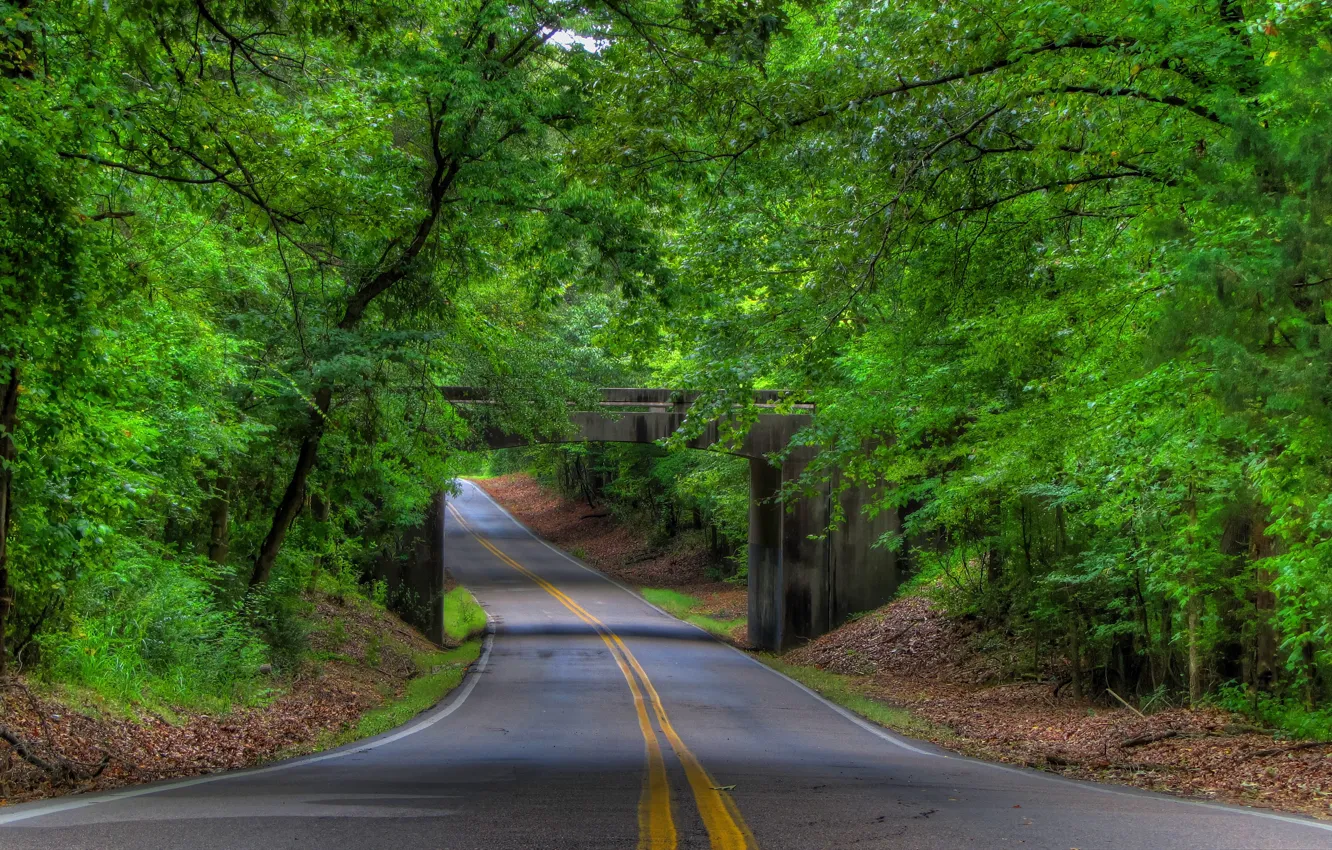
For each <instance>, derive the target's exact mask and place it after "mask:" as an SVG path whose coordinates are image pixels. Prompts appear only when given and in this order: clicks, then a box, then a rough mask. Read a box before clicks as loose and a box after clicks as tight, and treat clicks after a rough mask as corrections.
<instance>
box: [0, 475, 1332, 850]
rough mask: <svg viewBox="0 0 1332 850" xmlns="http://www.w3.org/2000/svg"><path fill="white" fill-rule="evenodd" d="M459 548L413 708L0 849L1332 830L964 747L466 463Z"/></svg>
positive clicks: (1177, 842) (1140, 839) (18, 832)
mask: <svg viewBox="0 0 1332 850" xmlns="http://www.w3.org/2000/svg"><path fill="white" fill-rule="evenodd" d="M447 526H448V529H447V535H448V548H449V568H450V570H451V572H452V573H453V575H454V576H455V577H456V578H458V579H459V580H460V581H461V582H463V583H464V584H466V585H467V586H468V587H469V588H470V589H471V590H472V591H473V593H475V595H476V596H477V598H478V599H479V600H480V601H481V603H482V604H483V605H484V606H485V607H486V609H487V612H488V614H489V616H490V618H491V623H492V628H493V630H494V634H493V636H488V637H487V639H486V647H485V649H484V650H483V654H482V657H481V659H480V660H479V661H478V663H477V664H476V665H475V667H474V669H473V671H472V672H471V673H470V674H469V676H468V678H467V680H466V681H465V683H464V685H463V687H462V688H460V689H459V690H458V691H457V692H455V694H454V695H453V696H452V697H451V699H450V700H449V701H448V702H447V703H446V704H444V705H443V706H441V707H439V708H437V709H435V710H433V711H432V712H430V713H428V714H426V715H424V716H422V717H421V718H418V719H417V720H416V721H414V722H413V723H410V724H408V725H407V726H405V727H403V728H402V729H400V730H398V731H395V732H392V733H389V734H387V735H384V736H381V737H379V738H376V739H372V740H370V741H364V742H360V743H357V744H353V745H350V746H348V747H345V748H343V749H340V750H336V751H333V752H330V753H325V754H322V755H319V756H313V757H309V758H304V759H296V760H293V761H289V762H283V763H281V764H277V765H273V766H271V767H266V768H261V769H257V770H249V771H237V772H234V773H227V774H216V775H210V776H204V777H199V778H196V779H190V780H185V781H181V782H168V783H159V784H156V785H150V786H144V787H140V788H134V789H128V790H122V791H117V792H109V793H105V794H92V795H86V796H78V797H73V798H67V799H63V800H56V801H51V802H46V803H34V804H27V805H23V806H14V807H12V808H9V809H5V810H0V848H15V850H18V848H52V849H54V848H61V850H66V848H67V849H68V850H82V849H83V848H87V849H88V850H92V848H96V850H115V848H134V850H147V849H148V848H172V850H175V848H200V850H208V848H228V850H230V848H264V850H270V848H288V847H291V848H304V847H312V848H326V847H339V848H347V850H352V848H385V850H414V848H430V850H440V849H441V848H447V850H454V848H458V850H464V849H465V848H466V849H468V850H470V848H476V850H481V848H485V850H492V848H634V847H637V848H643V850H669V849H670V848H716V850H739V849H740V848H759V847H761V848H764V850H813V849H814V848H836V849H838V850H840V848H857V850H858V848H883V850H888V848H892V850H903V848H906V849H907V850H916V848H920V850H931V849H932V848H940V850H942V848H948V850H956V848H959V847H985V848H991V847H994V848H1001V847H1002V848H1006V847H1013V848H1018V847H1021V848H1051V849H1052V850H1069V848H1078V850H1090V848H1115V850H1138V849H1139V848H1140V850H1160V849H1161V848H1195V850H1217V848H1283V850H1284V848H1332V827H1330V826H1329V825H1328V824H1325V823H1322V822H1318V821H1313V820H1306V819H1303V818H1297V817H1288V816H1283V815H1277V814H1273V813H1269V812H1261V811H1254V810H1248V809H1242V808H1233V807H1227V806H1219V805H1213V804H1206V803H1195V802H1190V801H1185V800H1179V799H1175V798H1171V797H1166V796H1162V795H1156V794H1150V793H1146V792H1139V791H1135V790H1132V789H1123V788H1118V787H1114V786H1104V785H1097V784H1093V783H1082V782H1073V781H1068V780H1064V779H1062V778H1059V777H1054V776H1050V775H1047V774H1042V773H1039V772H1036V771H1028V770H1021V769H1016V768H1009V767H1004V766H1000V765H992V764H986V763H982V762H977V761H973V760H970V759H965V758H958V757H956V756H953V755H951V754H949V753H946V752H944V751H942V750H938V749H936V748H934V747H932V746H931V745H929V744H924V743H917V742H910V741H907V740H903V739H901V738H899V737H898V736H896V735H893V734H892V733H889V732H887V731H885V730H882V729H880V728H878V727H876V726H873V725H871V724H869V723H867V722H865V721H863V720H861V719H859V718H856V717H854V716H852V715H850V714H848V713H847V712H845V711H843V710H841V709H839V708H837V707H835V706H832V705H831V704H829V703H827V702H826V701H824V700H823V699H822V698H820V697H818V696H816V695H814V694H813V693H811V692H810V691H808V690H806V689H805V688H803V687H802V686H800V685H798V684H796V683H795V682H792V681H791V680H789V679H787V678H785V677H783V676H781V675H780V674H777V673H775V672H774V671H772V670H770V669H769V668H767V667H765V666H763V665H762V664H760V663H759V662H757V661H756V660H754V659H752V658H750V657H748V656H746V655H744V654H743V653H741V652H739V651H737V650H734V649H733V648H731V647H729V646H726V645H724V644H720V643H718V642H716V641H715V640H713V639H712V638H711V637H710V636H708V635H707V634H706V633H704V632H702V631H701V630H699V629H696V628H695V627H693V626H691V625H689V624H686V623H682V622H680V621H679V620H676V619H674V618H672V617H670V616H669V615H667V614H665V613H664V612H661V611H659V610H657V609H656V608H654V607H652V606H650V605H648V604H647V603H646V602H645V601H644V600H643V599H642V598H640V597H638V596H637V595H636V594H634V593H632V592H630V591H628V590H627V589H626V588H623V587H621V586H619V585H617V584H616V583H614V582H612V581H611V580H609V579H607V578H605V577H604V576H602V575H600V574H598V573H596V572H595V571H593V570H591V569H590V568H588V567H586V566H585V565H583V564H581V563H580V562H578V561H576V560H575V559H573V558H571V557H569V556H568V555H566V554H564V553H562V552H560V551H559V550H557V549H555V548H554V547H551V546H550V545H549V544H547V543H545V542H544V541H542V540H540V539H539V538H537V537H535V536H534V535H532V534H531V533H530V532H529V531H527V530H526V529H525V528H524V527H523V526H521V525H520V524H519V523H517V522H516V521H515V520H513V519H512V518H511V517H510V516H509V515H508V514H507V513H505V512H504V511H503V510H502V509H501V508H500V507H499V506H498V505H496V504H495V503H494V502H493V501H491V500H490V499H489V497H488V496H486V495H485V494H484V493H483V492H482V491H481V490H479V489H478V488H476V487H475V486H474V485H472V484H470V483H464V484H463V490H462V493H461V495H460V496H459V498H457V499H455V500H454V501H453V502H452V503H451V512H450V518H449V519H448V521H447Z"/></svg>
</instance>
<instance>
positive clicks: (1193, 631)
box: [1188, 594, 1202, 708]
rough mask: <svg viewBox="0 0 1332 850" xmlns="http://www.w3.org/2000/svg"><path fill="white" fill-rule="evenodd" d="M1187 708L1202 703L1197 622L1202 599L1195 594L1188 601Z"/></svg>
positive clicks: (1200, 651) (1200, 657)
mask: <svg viewBox="0 0 1332 850" xmlns="http://www.w3.org/2000/svg"><path fill="white" fill-rule="evenodd" d="M1188 612H1189V706H1190V707H1191V708H1192V707H1197V705H1198V703H1199V702H1201V701H1202V648H1201V647H1200V646H1199V645H1198V641H1199V640H1200V636H1199V634H1198V629H1199V620H1200V619H1201V616H1202V597H1200V596H1198V595H1197V594H1195V595H1194V596H1193V597H1192V598H1191V599H1189V605H1188Z"/></svg>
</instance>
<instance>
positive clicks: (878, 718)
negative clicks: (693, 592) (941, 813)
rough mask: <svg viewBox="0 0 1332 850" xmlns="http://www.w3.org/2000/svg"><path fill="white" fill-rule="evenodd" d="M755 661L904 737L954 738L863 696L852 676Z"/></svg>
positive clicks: (771, 659) (771, 658)
mask: <svg viewBox="0 0 1332 850" xmlns="http://www.w3.org/2000/svg"><path fill="white" fill-rule="evenodd" d="M754 657H756V658H757V659H758V660H760V661H762V662H763V663H764V664H767V665H768V666H769V667H771V668H773V669H774V670H776V671H778V672H779V673H784V674H786V675H787V676H790V677H791V678H792V679H795V680H796V681H797V682H799V683H800V684H802V685H804V686H805V687H807V688H809V689H810V690H812V691H814V692H816V693H818V694H821V695H822V696H823V697H825V698H826V699H829V700H831V701H832V702H835V703H837V704H838V705H840V706H842V707H843V708H847V709H850V710H851V711H854V712H855V713H856V714H859V715H860V716H861V717H864V718H865V719H866V720H869V721H872V722H874V723H877V724H879V725H880V726H886V727H888V728H889V729H893V730H895V731H898V732H901V733H903V734H905V735H913V736H915V737H917V738H928V739H930V740H934V741H948V740H950V739H952V738H954V737H956V736H955V735H954V734H953V733H952V732H951V731H950V730H948V729H946V728H944V727H942V726H939V725H937V724H934V723H931V722H929V721H928V720H925V719H923V718H920V717H917V716H916V715H914V714H912V713H911V712H910V711H907V710H906V709H905V708H898V707H897V706H894V705H888V704H887V703H884V702H880V701H879V700H876V699H874V698H872V697H869V696H866V695H865V694H864V693H863V692H862V690H861V687H860V684H859V682H858V680H857V679H856V677H854V676H844V675H842V674H840V673H829V672H828V671H827V670H820V669H819V668H817V667H809V666H806V665H804V664H789V663H787V662H785V661H783V660H781V659H780V658H778V657H777V656H775V655H771V654H769V653H766V652H760V653H754Z"/></svg>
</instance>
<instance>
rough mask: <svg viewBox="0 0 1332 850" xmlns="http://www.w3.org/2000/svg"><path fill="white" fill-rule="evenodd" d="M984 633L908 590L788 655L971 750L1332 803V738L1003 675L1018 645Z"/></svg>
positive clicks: (1130, 778)
mask: <svg viewBox="0 0 1332 850" xmlns="http://www.w3.org/2000/svg"><path fill="white" fill-rule="evenodd" d="M985 637H986V636H985V635H984V634H983V633H981V632H979V631H978V629H977V628H976V626H975V625H974V624H971V623H968V622H965V621H961V620H958V619H955V618H951V617H949V616H948V615H947V614H945V613H944V612H943V611H940V610H939V609H937V608H936V607H935V606H934V605H933V604H932V603H931V602H930V601H929V600H927V599H922V598H919V597H909V598H906V599H901V600H898V601H895V602H892V603H890V604H888V605H886V606H884V607H882V608H880V609H879V610H877V611H875V612H873V613H871V614H870V615H868V616H866V617H863V618H861V619H859V620H856V621H854V622H851V623H848V624H847V625H845V626H843V627H842V628H840V629H837V630H836V631H834V632H831V633H829V634H827V635H824V636H823V637H821V638H819V639H818V640H815V641H812V642H811V643H810V644H808V645H807V646H804V647H801V648H800V649H797V650H794V651H793V652H791V653H789V654H788V655H787V656H786V659H785V660H787V661H790V662H793V663H797V664H810V665H814V666H817V667H821V668H823V669H825V670H829V671H832V672H835V673H843V674H848V675H852V676H857V677H859V679H860V680H859V684H860V686H861V688H862V690H863V692H864V693H865V694H866V695H868V696H872V697H874V698H876V699H879V700H881V701H883V702H886V703H889V704H892V705H896V706H900V707H902V708H906V709H907V710H909V711H911V712H912V713H913V714H915V715H917V716H919V717H921V718H923V719H925V720H928V721H930V722H931V723H933V724H936V725H937V726H940V727H943V728H944V729H946V730H947V733H946V734H944V735H941V736H939V737H938V739H937V740H938V742H939V743H941V744H944V745H945V746H948V747H951V748H953V749H956V750H960V751H962V752H964V753H966V754H968V755H973V756H977V757H981V758H987V759H994V760H999V761H1007V762H1014V763H1017V764H1025V765H1029V766H1032V767H1041V768H1046V769H1050V770H1055V771H1058V772H1060V773H1063V774H1064V775H1067V776H1072V777H1077V778H1082V779H1097V780H1102V781H1112V782H1121V783H1125V784H1129V785H1136V786H1138V787H1141V788H1150V789H1152V790H1156V791H1167V792H1172V793H1176V794H1183V795H1188V796H1193V797H1202V798H1205V799H1210V800H1217V801H1221V802H1228V803H1239V804H1243V805H1251V806H1262V807H1268V808H1276V809H1284V810H1288V811H1296V812H1304V813H1308V814H1313V815H1317V816H1320V817H1328V816H1329V814H1332V809H1330V808H1329V803H1330V802H1332V746H1322V745H1320V746H1312V747H1306V748H1303V749H1299V750H1290V749H1287V747H1289V746H1290V742H1282V741H1277V740H1275V739H1274V738H1273V737H1272V735H1271V734H1265V733H1263V732H1261V731H1258V730H1256V729H1255V728H1254V727H1253V726H1252V725H1250V724H1249V722H1248V721H1246V720H1245V719H1244V718H1241V717H1237V716H1235V715H1231V714H1228V713H1226V712H1222V711H1218V710H1215V709H1206V710H1199V711H1191V710H1188V709H1182V708H1171V709H1167V710H1164V711H1160V712H1156V713H1153V714H1150V715H1148V716H1147V717H1145V718H1143V717H1139V716H1138V715H1137V714H1136V713H1134V712H1133V711H1131V710H1129V709H1127V708H1124V707H1123V706H1120V705H1118V704H1114V705H1097V704H1092V703H1090V702H1088V701H1085V700H1075V699H1074V698H1073V696H1072V695H1071V694H1070V693H1069V689H1068V688H1062V689H1057V686H1056V684H1055V682H1054V680H1053V679H1046V680H1044V681H1020V682H1012V681H1004V678H1005V674H1004V671H1005V670H1006V669H1012V668H1011V665H1010V664H1009V662H1010V661H1011V659H1009V658H1005V657H1003V655H1004V652H1005V651H1012V648H1011V647H1008V648H1007V650H1004V651H1000V652H992V651H984V650H982V649H981V647H982V646H983V645H984V643H985ZM996 656H998V658H997V659H996ZM1056 690H1058V693H1057V694H1056ZM1106 699H1107V700H1109V699H1110V698H1109V697H1106ZM1170 733H1174V734H1170ZM1134 739H1137V741H1143V740H1147V742H1146V743H1141V744H1139V743H1137V741H1135V740H1134ZM1150 739H1156V740H1150ZM1274 750H1275V752H1273V751H1274Z"/></svg>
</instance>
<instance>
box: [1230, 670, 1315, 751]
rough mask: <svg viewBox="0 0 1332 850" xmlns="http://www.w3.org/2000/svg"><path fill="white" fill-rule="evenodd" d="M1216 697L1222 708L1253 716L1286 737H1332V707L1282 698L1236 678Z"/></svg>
mask: <svg viewBox="0 0 1332 850" xmlns="http://www.w3.org/2000/svg"><path fill="white" fill-rule="evenodd" d="M1215 701H1216V704H1217V705H1219V706H1220V707H1221V708H1224V709H1226V710H1227V711H1233V712H1235V713H1236V714H1243V715H1247V716H1249V717H1252V718H1253V719H1254V720H1257V721H1259V722H1261V723H1262V724H1263V725H1265V726H1268V727H1270V728H1271V729H1273V730H1276V731H1277V732H1279V733H1280V734H1281V735H1282V736H1283V737H1287V738H1294V739H1298V740H1309V741H1327V740H1332V708H1323V709H1310V708H1309V707H1308V706H1306V705H1304V704H1303V703H1301V702H1300V701H1298V700H1295V699H1282V698H1280V697H1277V696H1273V695H1272V694H1266V693H1262V692H1261V691H1255V690H1253V689H1251V688H1247V687H1245V686H1243V685H1239V684H1236V683H1234V682H1231V683H1229V684H1225V685H1222V686H1221V687H1220V688H1219V689H1218V690H1217V694H1216V698H1215Z"/></svg>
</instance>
